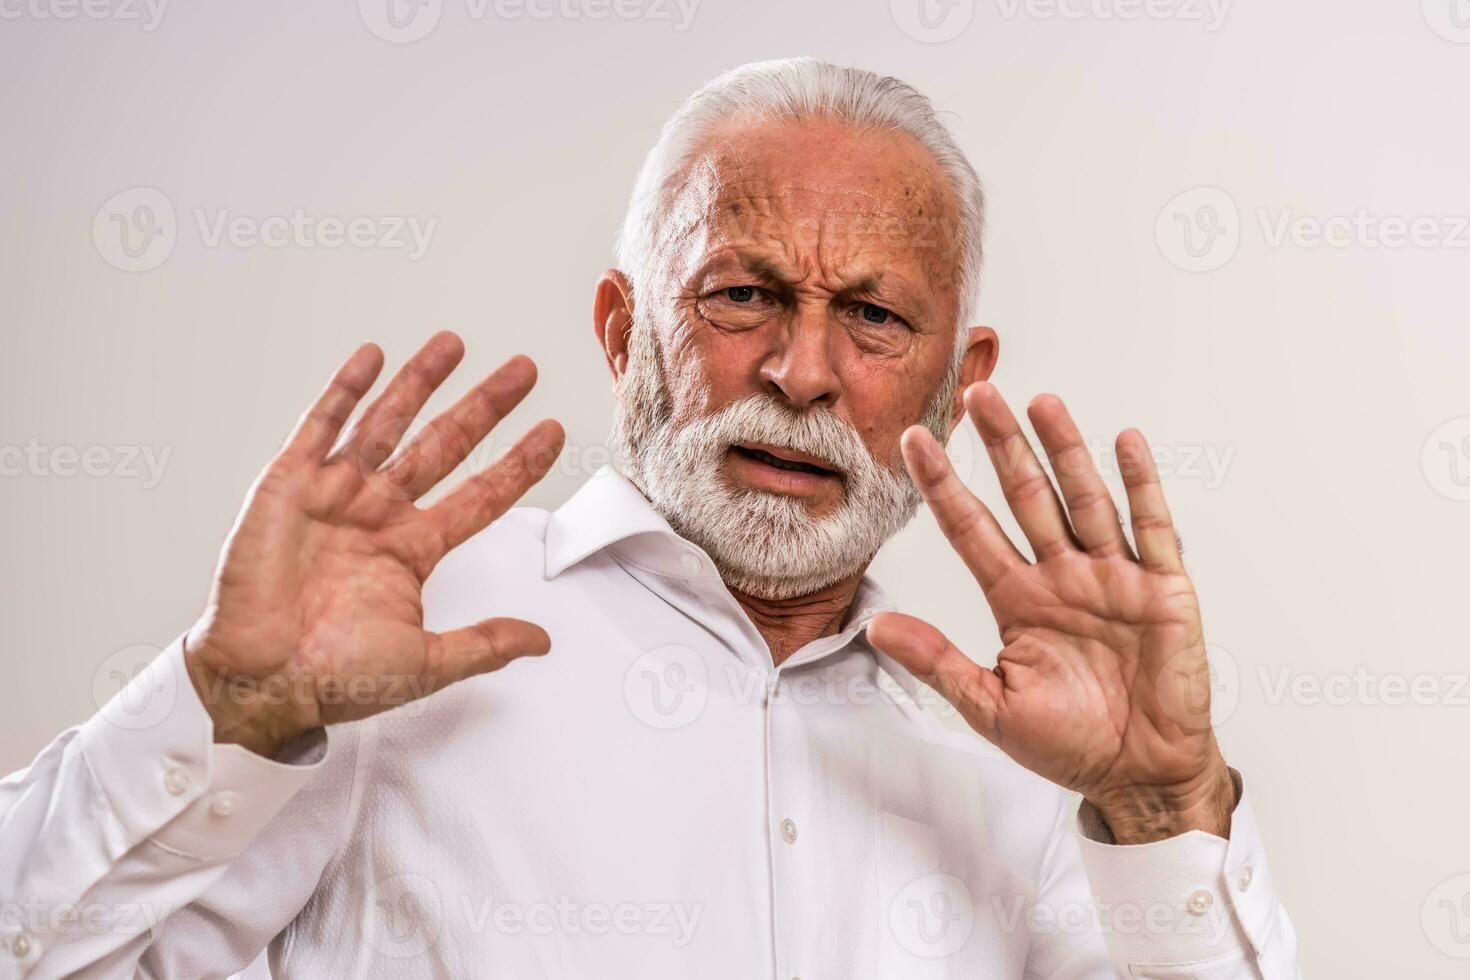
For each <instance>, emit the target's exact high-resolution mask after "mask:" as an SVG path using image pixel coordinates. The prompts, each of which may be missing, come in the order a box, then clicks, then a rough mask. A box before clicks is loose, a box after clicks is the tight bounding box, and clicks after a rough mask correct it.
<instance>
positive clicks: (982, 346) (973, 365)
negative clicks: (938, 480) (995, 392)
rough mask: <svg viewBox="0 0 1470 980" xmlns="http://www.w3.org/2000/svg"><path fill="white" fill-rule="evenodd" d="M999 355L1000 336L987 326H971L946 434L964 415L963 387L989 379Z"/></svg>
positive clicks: (951, 432)
mask: <svg viewBox="0 0 1470 980" xmlns="http://www.w3.org/2000/svg"><path fill="white" fill-rule="evenodd" d="M999 357H1000V337H998V336H997V335H996V333H995V331H994V330H992V329H990V328H989V327H971V328H970V333H969V335H968V336H967V337H966V338H965V359H964V360H963V361H961V362H960V383H959V384H958V385H956V386H955V390H954V404H953V405H952V406H950V411H949V428H948V429H947V430H946V433H947V434H953V433H954V427H955V426H956V425H959V422H960V419H962V418H964V417H965V389H966V388H968V387H970V385H972V384H974V383H975V382H977V381H988V380H990V373H991V372H992V371H994V370H995V362H996V359H997V358H999Z"/></svg>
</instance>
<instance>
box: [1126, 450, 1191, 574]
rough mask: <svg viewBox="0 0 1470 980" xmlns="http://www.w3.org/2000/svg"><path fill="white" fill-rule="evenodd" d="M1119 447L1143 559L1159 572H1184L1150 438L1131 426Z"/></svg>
mask: <svg viewBox="0 0 1470 980" xmlns="http://www.w3.org/2000/svg"><path fill="white" fill-rule="evenodd" d="M1117 448H1118V465H1119V467H1120V468H1121V469H1122V471H1123V485H1124V486H1125V487H1127V488H1128V512H1129V516H1130V518H1131V519H1132V523H1133V542H1134V544H1136V545H1137V546H1138V558H1139V560H1140V561H1142V562H1143V563H1144V564H1145V565H1147V566H1149V567H1150V568H1154V569H1157V570H1159V571H1167V572H1176V571H1182V570H1183V568H1184V561H1183V559H1182V558H1181V557H1180V555H1179V536H1178V535H1177V534H1176V533H1175V531H1174V519H1173V518H1172V517H1171V516H1170V515H1169V505H1168V503H1166V502H1165V501H1164V485H1163V484H1162V483H1160V482H1159V468H1158V467H1157V466H1155V465H1154V456H1153V452H1152V451H1151V450H1150V449H1149V446H1148V440H1147V439H1145V438H1144V437H1143V433H1142V432H1139V431H1138V430H1137V429H1128V430H1127V431H1126V432H1123V433H1122V434H1121V435H1119V436H1118V442H1117Z"/></svg>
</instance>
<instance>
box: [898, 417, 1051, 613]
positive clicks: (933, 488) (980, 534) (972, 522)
mask: <svg viewBox="0 0 1470 980" xmlns="http://www.w3.org/2000/svg"><path fill="white" fill-rule="evenodd" d="M899 445H900V447H901V448H902V450H903V461H904V464H905V465H906V466H907V467H908V471H909V476H911V477H912V478H913V481H914V486H916V487H918V488H919V493H920V494H922V495H923V497H924V502H925V503H927V504H928V505H929V509H930V510H932V511H933V512H934V518H935V520H937V521H938V522H939V529H940V530H941V531H943V532H944V536H945V537H946V538H948V539H949V543H950V544H951V545H953V546H954V549H955V551H957V552H959V555H960V557H961V558H962V559H964V562H965V565H966V566H968V567H969V569H970V572H971V573H972V574H973V575H974V576H975V580H976V581H978V582H979V583H980V587H981V588H982V589H984V590H986V591H989V590H990V587H991V586H992V585H994V584H995V583H996V582H998V581H999V580H1000V579H1001V577H1002V576H1003V575H1005V574H1006V572H1007V571H1009V570H1010V569H1012V568H1014V567H1017V566H1020V565H1024V564H1026V559H1025V557H1024V556H1023V555H1022V554H1021V553H1020V552H1019V551H1017V550H1016V546H1015V545H1014V544H1012V543H1011V539H1010V538H1008V537H1007V536H1006V532H1005V530H1004V529H1003V528H1002V527H1001V526H1000V524H999V523H997V522H996V520H995V515H994V514H992V513H991V512H990V508H989V507H986V506H985V504H984V503H983V502H982V501H981V500H980V498H979V497H977V496H975V495H974V494H973V493H971V492H970V488H969V487H967V486H965V482H964V481H963V480H961V479H960V477H959V474H958V473H956V472H955V471H954V467H953V466H952V465H951V464H950V461H949V457H948V456H946V455H945V454H944V450H942V449H940V448H939V443H938V442H937V441H935V439H934V435H933V434H932V433H931V432H930V431H929V430H928V429H926V428H924V427H923V426H919V425H915V426H911V427H910V428H909V429H908V430H907V431H906V432H904V434H903V438H902V439H901V440H900V443H899Z"/></svg>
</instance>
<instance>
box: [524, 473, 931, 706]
mask: <svg viewBox="0 0 1470 980" xmlns="http://www.w3.org/2000/svg"><path fill="white" fill-rule="evenodd" d="M645 536H646V537H645ZM639 537H644V538H645V541H644V542H643V543H644V544H645V546H644V547H635V546H634V543H633V542H632V541H631V539H633V538H639ZM652 538H658V539H662V540H657V541H655V540H651V539H652ZM623 542H628V543H629V545H628V547H627V548H618V549H616V550H617V551H618V552H619V557H620V560H622V561H623V562H624V563H629V564H632V565H634V566H636V567H637V568H639V569H641V570H642V571H644V572H651V573H653V574H654V575H655V576H657V577H658V578H659V579H661V580H663V581H665V582H669V581H670V580H674V581H678V582H679V583H680V584H681V585H682V586H685V587H689V588H690V589H692V593H697V594H699V595H703V596H704V597H705V598H704V600H703V601H708V600H709V598H710V597H711V595H712V593H710V592H708V591H707V590H708V585H704V586H700V583H701V582H705V583H709V584H715V582H716V580H717V579H718V578H719V576H718V573H716V572H715V570H714V567H713V563H711V562H710V560H709V558H708V556H706V555H705V553H704V552H703V551H702V550H701V549H700V548H699V547H697V546H696V545H694V544H692V543H691V542H689V541H686V540H685V539H684V538H682V537H680V536H679V534H678V533H677V532H676V531H674V529H673V528H671V527H670V526H669V522H668V521H666V520H664V518H663V516H662V515H660V514H659V513H658V511H656V510H654V508H653V505H652V504H651V503H649V501H648V498H647V497H645V496H643V491H641V490H639V489H638V488H637V487H636V486H634V485H633V483H632V481H630V480H629V479H628V478H627V477H626V476H624V475H623V474H622V473H620V472H618V471H617V470H616V469H615V468H613V467H611V466H604V467H602V468H601V469H599V470H598V471H597V472H596V473H594V474H593V475H592V476H591V478H589V479H588V480H587V482H586V483H584V484H582V486H581V488H580V489H578V490H577V492H576V493H575V494H573V495H572V497H571V499H570V500H568V501H567V502H566V503H565V504H563V505H562V506H561V507H559V508H557V509H556V510H555V511H553V512H552V514H551V518H550V520H549V521H548V522H547V525H546V577H547V578H548V579H551V578H555V577H556V576H558V575H560V574H561V573H562V572H564V571H566V570H567V569H568V568H571V567H572V566H573V565H575V564H577V563H578V562H581V561H583V560H584V559H587V558H590V557H591V556H593V555H595V554H597V553H598V552H601V551H606V550H608V549H612V548H614V546H616V545H619V544H621V543H623ZM630 552H636V555H635V554H631V553H630ZM718 593H719V594H720V595H723V596H724V597H725V598H727V599H728V600H729V602H730V603H731V605H732V606H734V605H735V602H734V599H733V598H731V597H730V596H729V593H728V591H727V590H726V589H725V588H724V587H723V583H719V588H718ZM691 608H692V607H691ZM894 608H895V606H894V604H893V602H892V601H891V600H890V599H889V597H888V596H887V595H886V594H885V593H884V592H883V590H882V589H881V588H880V587H879V586H878V583H877V582H875V581H873V579H872V578H870V577H869V576H866V575H865V576H863V578H862V581H860V582H859V583H858V588H857V592H856V594H855V595H854V596H853V602H852V607H851V608H850V609H849V610H848V614H847V618H846V620H845V621H844V622H843V624H842V629H841V630H839V631H838V633H837V634H836V635H835V636H829V637H823V638H822V639H820V640H816V641H814V642H813V643H812V644H810V645H809V647H808V648H804V650H803V651H802V652H801V653H798V654H797V655H794V656H793V657H792V658H791V659H790V660H788V661H786V665H789V666H797V665H799V664H801V663H808V662H810V661H812V660H815V659H820V658H821V657H823V656H826V655H827V654H828V653H832V652H835V651H836V650H837V649H840V648H843V647H846V646H847V645H848V644H849V643H851V642H853V641H854V640H859V641H860V642H861V643H862V644H863V645H864V646H865V647H868V649H870V650H871V649H872V648H871V646H869V645H868V644H867V642H866V641H867V637H866V635H865V633H866V630H867V625H868V621H869V620H871V619H872V618H873V617H874V616H876V615H878V614H879V613H880V612H887V611H889V610H891V609H894ZM740 621H741V623H742V624H747V625H748V621H747V620H746V619H745V616H744V614H743V613H742V614H741V615H740ZM750 630H751V631H752V632H754V627H750ZM757 639H758V637H757ZM760 642H762V643H763V642H764V641H760ZM872 652H873V653H874V655H875V656H876V657H877V658H878V661H879V663H880V664H882V665H883V667H884V669H885V670H887V671H888V673H890V674H891V675H893V676H894V678H895V679H896V680H897V681H898V682H899V684H900V686H901V687H903V688H904V690H905V691H907V692H908V693H909V694H910V695H915V696H916V686H917V683H918V682H917V681H915V680H914V679H913V678H912V677H911V676H910V675H909V674H908V672H907V671H905V670H904V669H903V668H902V667H900V666H899V665H898V664H897V663H895V662H894V661H892V660H891V659H889V657H888V656H887V655H885V654H882V653H880V652H878V651H877V650H872Z"/></svg>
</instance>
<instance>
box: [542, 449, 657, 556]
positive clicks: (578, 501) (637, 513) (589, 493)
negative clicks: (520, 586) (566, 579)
mask: <svg viewBox="0 0 1470 980" xmlns="http://www.w3.org/2000/svg"><path fill="white" fill-rule="evenodd" d="M639 534H662V535H667V536H669V537H671V538H678V535H677V534H675V533H674V529H673V528H671V527H669V522H668V521H666V520H664V519H663V517H662V516H661V515H660V514H659V513H658V511H656V510H654V509H653V505H652V504H650V503H649V502H648V498H647V497H645V496H643V491H641V490H639V489H638V488H637V487H635V486H634V485H633V484H632V482H631V481H629V479H628V478H627V477H625V476H623V474H621V473H619V472H618V471H617V470H616V469H614V468H613V467H611V466H603V467H601V468H600V469H599V470H598V471H597V472H596V473H593V474H592V476H591V477H590V478H589V479H588V480H587V482H586V483H584V484H582V486H581V487H580V488H579V489H578V490H577V492H576V493H574V494H572V497H571V499H570V500H568V501H567V502H566V503H564V504H562V505H561V506H560V507H558V508H557V509H556V510H555V511H553V512H552V514H551V519H550V521H548V523H547V525H546V577H547V578H549V579H550V578H555V577H556V576H558V575H560V574H561V573H562V572H564V571H566V570H567V569H568V568H571V567H572V566H573V565H575V564H577V563H578V562H580V561H582V560H583V559H584V558H588V557H590V556H592V555H594V554H596V553H597V552H599V551H602V550H603V549H605V548H608V547H610V546H611V545H614V544H616V543H618V542H619V541H623V540H625V539H627V538H631V537H634V536H635V535H639Z"/></svg>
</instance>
